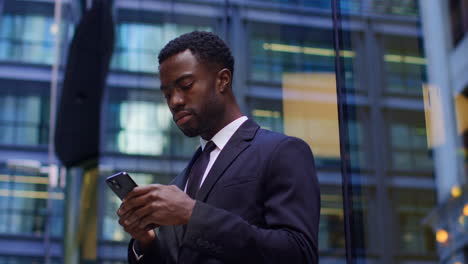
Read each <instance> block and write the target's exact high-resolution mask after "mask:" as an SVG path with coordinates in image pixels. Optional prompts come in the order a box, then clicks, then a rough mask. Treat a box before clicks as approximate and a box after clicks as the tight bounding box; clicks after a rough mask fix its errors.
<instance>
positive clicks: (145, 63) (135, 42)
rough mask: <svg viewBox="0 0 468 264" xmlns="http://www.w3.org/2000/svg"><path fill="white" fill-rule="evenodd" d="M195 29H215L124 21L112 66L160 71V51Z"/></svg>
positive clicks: (120, 25) (130, 69)
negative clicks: (174, 39) (170, 42)
mask: <svg viewBox="0 0 468 264" xmlns="http://www.w3.org/2000/svg"><path fill="white" fill-rule="evenodd" d="M193 30H203V31H211V28H210V27H197V26H192V25H179V24H172V23H163V24H145V23H131V22H122V23H120V24H118V26H117V40H116V41H117V43H116V48H115V51H114V56H113V59H112V64H111V68H112V69H114V70H125V71H131V72H148V73H156V72H157V71H158V67H157V66H158V65H157V58H158V54H159V51H160V50H161V49H162V48H163V46H164V45H165V44H166V43H167V42H169V41H170V40H172V39H173V38H175V37H176V36H179V35H181V34H183V33H187V32H190V31H193Z"/></svg>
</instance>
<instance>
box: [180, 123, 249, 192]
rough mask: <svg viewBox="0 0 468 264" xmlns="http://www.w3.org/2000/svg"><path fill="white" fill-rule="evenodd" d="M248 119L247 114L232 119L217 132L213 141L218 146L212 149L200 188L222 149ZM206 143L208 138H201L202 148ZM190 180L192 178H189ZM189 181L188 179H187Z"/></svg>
mask: <svg viewBox="0 0 468 264" xmlns="http://www.w3.org/2000/svg"><path fill="white" fill-rule="evenodd" d="M245 121H247V117H246V116H241V117H239V118H237V119H236V120H234V121H232V122H231V123H229V124H228V125H226V126H225V127H223V128H222V129H221V130H220V131H218V133H216V134H215V135H214V136H213V137H212V138H211V141H213V143H214V144H215V145H216V148H215V149H214V150H213V151H211V153H210V161H209V162H208V165H207V166H206V170H205V173H203V178H202V179H201V181H200V188H201V186H202V185H203V182H204V181H205V179H206V176H207V175H208V173H209V172H210V170H211V167H213V164H214V163H215V161H216V159H217V158H218V156H219V153H221V150H223V148H224V146H226V144H227V143H228V141H229V139H231V137H232V135H234V133H235V132H236V131H237V129H239V127H240V126H241V125H242V124H243V123H244V122H245ZM206 143H208V140H204V139H203V138H200V145H201V148H202V150H203V149H205V146H206ZM189 180H190V179H189ZM187 183H188V181H187ZM187 185H188V184H186V185H185V191H187Z"/></svg>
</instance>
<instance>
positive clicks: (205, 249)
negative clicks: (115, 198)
mask: <svg viewBox="0 0 468 264" xmlns="http://www.w3.org/2000/svg"><path fill="white" fill-rule="evenodd" d="M159 65H160V66H159V70H160V78H161V90H162V92H163V93H164V96H165V98H166V101H167V104H168V106H169V108H170V110H171V112H172V115H173V119H174V121H175V122H176V124H177V126H178V127H179V128H180V129H181V130H182V132H183V133H184V134H185V135H187V136H189V137H194V136H200V138H201V139H200V141H201V148H199V149H198V150H197V152H196V153H195V155H194V156H193V158H192V160H191V161H190V163H189V165H188V166H187V168H186V169H185V170H184V171H183V172H182V173H181V174H180V175H179V176H177V177H176V178H175V179H174V180H173V182H172V183H173V185H170V186H165V185H158V184H153V185H149V186H144V187H137V188H135V189H134V190H133V191H132V192H131V193H129V195H128V196H127V197H126V198H125V199H124V200H123V202H122V205H121V207H120V209H119V210H118V212H117V214H118V215H119V218H120V219H119V223H120V224H121V225H122V226H123V228H124V229H125V231H126V232H128V233H129V234H130V235H131V236H132V238H133V239H132V240H131V241H130V245H129V251H128V256H129V262H130V263H164V264H169V263H213V264H214V263H294V264H297V263H309V264H312V263H318V254H317V251H318V245H317V233H318V222H319V214H320V196H319V188H318V182H317V178H316V174H315V169H314V160H313V157H312V153H311V151H310V148H309V147H308V145H307V144H306V143H304V142H303V141H302V140H300V139H297V138H292V137H287V136H285V135H283V134H279V133H275V132H271V131H268V130H264V129H260V128H259V126H258V125H257V124H256V123H255V122H253V121H251V120H249V119H247V117H245V116H243V115H242V113H241V111H240V108H239V106H238V104H237V102H236V100H235V98H234V95H233V92H232V76H233V72H234V59H233V57H232V55H231V52H230V50H229V48H228V47H227V46H226V44H225V43H224V42H223V41H222V40H221V39H220V38H219V37H217V36H216V35H214V34H212V33H208V32H197V31H195V32H192V33H188V34H185V35H182V36H180V37H178V38H176V39H174V40H172V41H171V42H169V43H168V44H167V45H166V46H165V47H164V48H163V50H162V51H161V52H160V54H159ZM155 227H159V232H157V233H156V232H154V231H153V228H155Z"/></svg>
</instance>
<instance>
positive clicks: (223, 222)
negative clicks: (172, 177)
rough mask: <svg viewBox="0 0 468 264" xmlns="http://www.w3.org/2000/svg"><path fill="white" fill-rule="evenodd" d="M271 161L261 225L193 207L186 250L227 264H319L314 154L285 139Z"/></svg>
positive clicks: (301, 144)
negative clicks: (192, 250) (191, 250)
mask: <svg viewBox="0 0 468 264" xmlns="http://www.w3.org/2000/svg"><path fill="white" fill-rule="evenodd" d="M269 155H270V156H269V158H268V159H267V161H266V166H265V168H264V170H263V175H262V183H261V184H262V193H261V194H260V197H262V199H261V202H262V206H263V210H264V219H265V224H264V225H262V226H255V225H251V224H249V223H248V222H246V221H245V220H244V219H242V218H241V217H240V216H238V215H236V214H233V213H231V212H228V211H226V210H223V209H220V208H215V207H213V206H211V205H209V204H206V203H203V202H200V201H197V202H196V204H195V208H194V209H193V212H192V217H191V219H190V221H189V223H188V225H187V231H186V234H185V236H184V240H183V244H184V246H187V247H190V248H192V249H194V250H196V251H199V252H201V253H203V254H207V255H210V256H212V257H213V258H217V259H220V260H222V261H223V262H226V263H309V264H315V263H318V243H317V236H318V224H319V216H320V194H319V185H318V181H317V176H316V172H315V165H314V159H313V156H312V152H311V150H310V148H309V146H308V145H307V144H306V143H305V142H304V141H302V140H300V139H297V138H292V137H288V138H285V139H284V140H282V141H281V142H280V143H279V144H278V145H277V146H276V148H275V149H274V151H273V152H271V153H270V154H269ZM257 195H258V194H257Z"/></svg>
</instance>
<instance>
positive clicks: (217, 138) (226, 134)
mask: <svg viewBox="0 0 468 264" xmlns="http://www.w3.org/2000/svg"><path fill="white" fill-rule="evenodd" d="M247 119H248V118H247V117H246V116H241V117H239V118H237V119H236V120H234V121H232V122H231V123H229V124H228V125H226V126H225V127H223V128H222V129H221V130H220V131H218V133H216V134H215V135H214V136H213V137H212V138H211V141H213V143H214V144H215V145H216V148H215V149H214V150H213V151H211V153H210V161H209V162H208V165H207V166H206V170H205V172H204V173H203V178H202V179H201V181H200V187H201V186H202V184H203V182H204V181H205V179H206V176H207V175H208V173H209V172H210V170H211V167H213V164H214V163H215V161H216V159H217V158H218V156H219V153H221V151H222V150H223V148H224V147H225V146H226V144H227V143H228V141H229V139H231V137H232V135H234V133H235V132H236V131H237V129H239V127H240V126H241V125H242V124H243V123H244V122H245V121H247ZM206 143H208V140H204V139H203V138H201V137H200V145H201V148H202V150H203V149H205V146H206ZM189 180H190V179H189ZM187 183H188V181H187ZM184 191H187V184H185V189H184ZM132 249H133V253H134V254H135V257H136V259H137V261H138V260H140V259H141V258H142V257H143V254H141V255H139V254H137V252H136V250H135V243H133V246H132Z"/></svg>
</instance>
